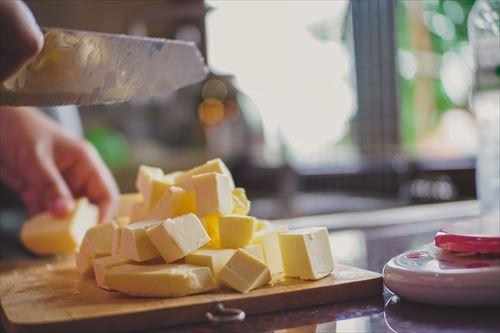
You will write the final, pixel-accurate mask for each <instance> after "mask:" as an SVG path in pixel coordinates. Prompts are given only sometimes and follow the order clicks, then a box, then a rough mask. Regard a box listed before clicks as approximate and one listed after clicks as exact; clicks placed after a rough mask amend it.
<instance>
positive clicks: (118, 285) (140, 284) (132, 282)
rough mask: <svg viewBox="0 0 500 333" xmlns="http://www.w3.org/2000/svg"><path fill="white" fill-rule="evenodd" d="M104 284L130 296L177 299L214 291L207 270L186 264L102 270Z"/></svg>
mask: <svg viewBox="0 0 500 333" xmlns="http://www.w3.org/2000/svg"><path fill="white" fill-rule="evenodd" d="M104 284H105V285H106V286H108V287H109V288H111V289H114V290H118V291H121V292H122V293H124V294H127V295H131V296H144V297H179V296H186V295H192V294H199V293H203V292H207V291H209V290H212V289H215V288H216V287H217V285H216V283H215V280H214V278H213V276H212V272H211V271H210V268H208V267H203V266H194V265H185V264H160V265H122V266H118V267H113V268H110V269H107V270H105V273H104Z"/></svg>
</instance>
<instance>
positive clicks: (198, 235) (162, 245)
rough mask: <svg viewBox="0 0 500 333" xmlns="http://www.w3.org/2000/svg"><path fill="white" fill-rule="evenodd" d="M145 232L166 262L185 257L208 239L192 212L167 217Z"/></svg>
mask: <svg viewBox="0 0 500 333" xmlns="http://www.w3.org/2000/svg"><path fill="white" fill-rule="evenodd" d="M146 233H147V235H148V237H149V239H150V240H151V242H152V243H153V245H154V246H155V247H156V249H157V250H158V251H159V252H160V254H161V256H162V257H163V259H164V260H165V262H166V263H170V262H173V261H175V260H177V259H180V258H183V257H185V256H186V255H188V254H189V253H192V252H194V251H196V250H197V249H199V248H200V247H202V246H203V245H205V244H206V243H207V242H208V241H209V240H210V237H209V236H208V234H207V232H206V231H205V229H204V228H203V225H202V224H201V222H200V220H199V219H198V217H197V216H196V215H194V214H187V215H183V216H179V217H175V218H173V219H167V220H166V221H164V222H162V223H160V224H158V225H156V226H154V227H152V228H150V229H148V230H147V231H146Z"/></svg>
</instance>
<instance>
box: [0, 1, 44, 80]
mask: <svg viewBox="0 0 500 333" xmlns="http://www.w3.org/2000/svg"><path fill="white" fill-rule="evenodd" d="M42 47H43V34H42V32H41V31H40V27H39V26H38V24H37V23H36V21H35V18H34V17H33V14H32V13H31V11H30V10H29V8H28V6H26V4H24V2H22V1H0V50H1V52H0V82H1V81H3V80H5V79H7V78H9V77H10V76H11V75H13V74H14V73H16V72H17V71H18V70H20V69H21V68H22V67H23V66H24V65H26V63H27V62H29V61H30V60H31V59H32V58H33V57H35V56H36V55H37V54H38V53H40V51H41V50H42Z"/></svg>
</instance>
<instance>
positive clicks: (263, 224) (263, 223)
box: [257, 219, 272, 231]
mask: <svg viewBox="0 0 500 333" xmlns="http://www.w3.org/2000/svg"><path fill="white" fill-rule="evenodd" d="M270 226H272V224H271V222H269V221H267V220H261V219H257V231H259V230H262V229H264V228H267V227H270Z"/></svg>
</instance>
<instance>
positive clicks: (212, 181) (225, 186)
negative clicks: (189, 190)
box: [191, 172, 233, 216]
mask: <svg viewBox="0 0 500 333" xmlns="http://www.w3.org/2000/svg"><path fill="white" fill-rule="evenodd" d="M191 179H192V180H193V186H194V190H195V192H196V211H197V213H198V214H199V215H200V216H208V215H217V214H229V213H231V212H232V211H233V198H232V194H231V186H230V185H231V183H230V181H231V179H230V177H229V176H227V175H223V174H220V173H215V172H211V173H203V174H201V175H196V176H193V177H191Z"/></svg>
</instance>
